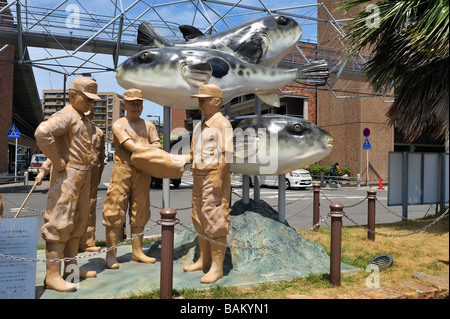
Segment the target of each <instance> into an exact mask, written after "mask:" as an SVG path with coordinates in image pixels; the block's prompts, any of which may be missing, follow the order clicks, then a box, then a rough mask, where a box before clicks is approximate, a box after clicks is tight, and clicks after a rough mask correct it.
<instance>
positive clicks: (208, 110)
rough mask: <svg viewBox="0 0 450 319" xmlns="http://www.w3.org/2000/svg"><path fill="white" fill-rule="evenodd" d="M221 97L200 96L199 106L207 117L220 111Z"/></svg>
mask: <svg viewBox="0 0 450 319" xmlns="http://www.w3.org/2000/svg"><path fill="white" fill-rule="evenodd" d="M221 102H222V101H221V99H220V98H217V97H200V98H198V106H199V108H200V112H202V115H203V116H205V117H208V116H211V115H213V114H214V113H216V112H218V111H219V108H220V105H221Z"/></svg>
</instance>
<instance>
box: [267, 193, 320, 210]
mask: <svg viewBox="0 0 450 319" xmlns="http://www.w3.org/2000/svg"><path fill="white" fill-rule="evenodd" d="M313 191H314V190H310V191H309V192H308V193H306V194H305V195H303V196H302V197H300V198H298V199H296V200H294V201H292V202H289V203H286V204H285V206H289V205H291V204H294V203H296V202H298V201H299V200H301V199H303V198H305V197H306V196H308V195H309V194H311V193H312V192H313ZM272 207H278V205H273V206H272Z"/></svg>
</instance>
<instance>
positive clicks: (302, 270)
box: [148, 200, 358, 284]
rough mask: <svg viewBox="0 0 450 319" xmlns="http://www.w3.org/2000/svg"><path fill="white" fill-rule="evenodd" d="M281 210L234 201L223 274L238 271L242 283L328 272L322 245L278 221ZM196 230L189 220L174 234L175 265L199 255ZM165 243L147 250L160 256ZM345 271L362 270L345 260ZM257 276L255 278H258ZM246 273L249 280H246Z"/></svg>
mask: <svg viewBox="0 0 450 319" xmlns="http://www.w3.org/2000/svg"><path fill="white" fill-rule="evenodd" d="M277 215H278V214H277V212H276V211H275V210H273V209H272V208H271V207H270V205H268V204H267V203H266V202H264V201H262V200H260V201H257V202H255V201H253V200H250V203H249V204H243V203H242V201H238V202H236V203H235V204H234V205H233V207H232V208H231V209H230V219H231V222H230V228H229V233H228V237H227V244H228V246H229V247H228V248H227V251H226V255H225V260H224V279H221V280H219V281H217V283H218V284H220V281H223V280H225V281H226V278H227V276H228V277H232V276H238V277H239V278H240V279H241V280H240V282H241V283H242V284H245V282H249V283H253V284H254V283H256V282H265V281H278V280H286V279H290V278H295V277H306V276H309V275H311V274H327V273H329V270H330V258H329V256H328V254H327V253H326V252H325V250H324V249H323V247H322V246H321V245H319V244H317V243H314V242H312V241H310V240H308V239H306V238H304V237H301V236H299V235H298V233H297V232H296V231H295V230H294V229H293V228H292V227H290V226H289V225H288V224H287V223H280V222H278V221H277V219H278V216H277ZM197 237H198V235H197V233H196V232H195V230H194V227H193V226H192V225H191V226H190V228H189V229H185V230H184V231H182V232H180V233H177V234H176V235H175V238H174V264H175V265H176V264H183V265H188V264H191V263H192V262H194V261H195V260H197V259H198V257H199V248H198V239H197ZM160 245H161V242H160V241H158V242H156V243H155V244H154V245H153V246H152V247H151V249H150V250H149V252H148V255H149V256H152V257H155V258H157V260H159V259H160V255H161V246H160ZM341 271H342V273H352V272H357V271H358V269H357V268H354V267H352V266H349V265H346V264H344V263H342V265H341ZM256 277H257V278H256ZM242 278H247V279H248V280H242Z"/></svg>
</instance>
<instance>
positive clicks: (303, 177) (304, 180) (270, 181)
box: [250, 169, 312, 189]
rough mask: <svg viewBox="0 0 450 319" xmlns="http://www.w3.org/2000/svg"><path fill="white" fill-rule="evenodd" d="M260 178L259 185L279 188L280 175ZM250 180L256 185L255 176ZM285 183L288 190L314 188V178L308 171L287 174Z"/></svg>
mask: <svg viewBox="0 0 450 319" xmlns="http://www.w3.org/2000/svg"><path fill="white" fill-rule="evenodd" d="M258 177H259V185H261V186H263V185H265V186H277V187H278V175H271V176H258ZM250 178H251V182H252V185H253V184H254V180H253V176H251V177H250ZM285 183H286V184H285V185H286V189H289V188H294V187H299V188H305V187H310V186H312V178H311V175H310V174H309V172H308V171H307V170H305V169H297V170H295V171H292V172H289V173H287V174H286V180H285Z"/></svg>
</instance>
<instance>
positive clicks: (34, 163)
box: [28, 154, 47, 180]
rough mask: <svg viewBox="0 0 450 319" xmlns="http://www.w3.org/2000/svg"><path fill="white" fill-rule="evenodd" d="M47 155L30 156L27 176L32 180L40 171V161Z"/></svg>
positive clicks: (42, 161)
mask: <svg viewBox="0 0 450 319" xmlns="http://www.w3.org/2000/svg"><path fill="white" fill-rule="evenodd" d="M46 159H47V156H45V155H44V154H34V155H33V156H32V157H31V162H30V167H28V178H29V179H31V180H34V179H35V178H36V176H37V175H38V174H39V172H40V171H41V166H42V163H44V162H45V160H46Z"/></svg>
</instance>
